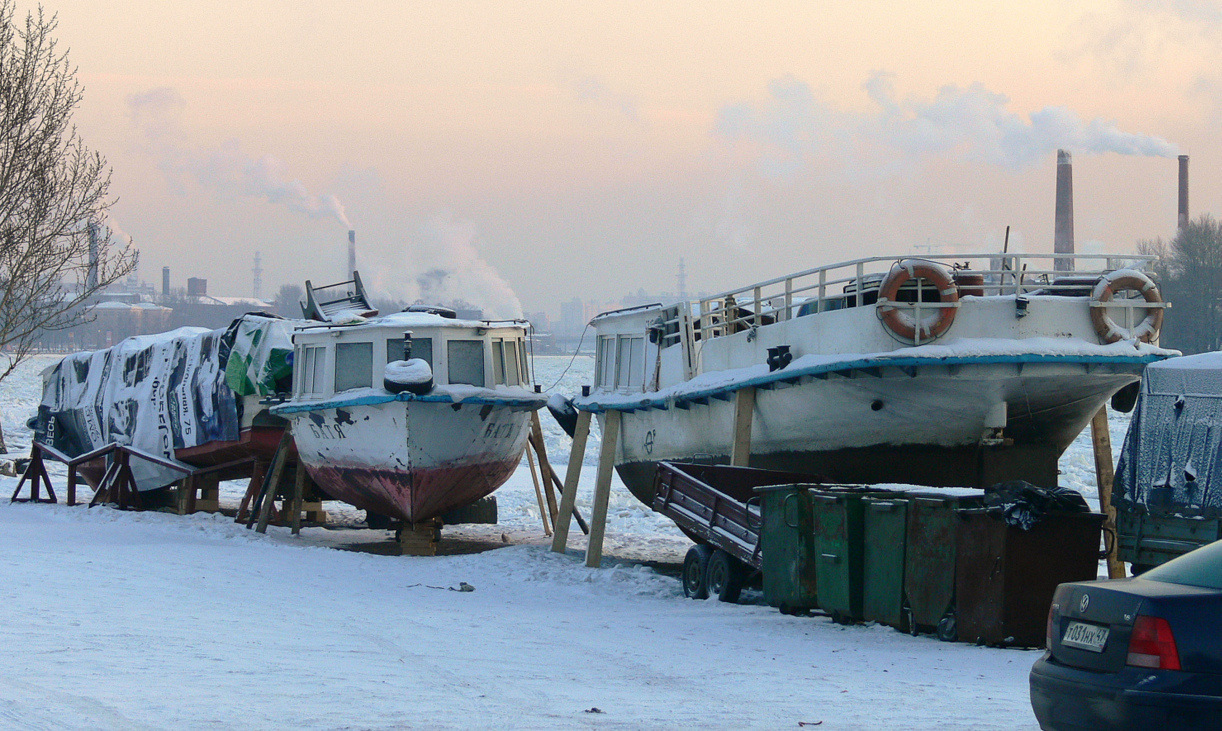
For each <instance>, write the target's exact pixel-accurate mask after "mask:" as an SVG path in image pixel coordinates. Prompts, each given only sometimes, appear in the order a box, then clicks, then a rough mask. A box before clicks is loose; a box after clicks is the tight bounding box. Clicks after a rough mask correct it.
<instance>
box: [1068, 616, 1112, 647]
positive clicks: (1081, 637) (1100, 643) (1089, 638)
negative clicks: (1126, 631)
mask: <svg viewBox="0 0 1222 731" xmlns="http://www.w3.org/2000/svg"><path fill="white" fill-rule="evenodd" d="M1108 631H1109V630H1108V628H1107V627H1100V626H1099V625H1097V624H1087V623H1086V622H1070V623H1069V626H1068V627H1066V628H1065V636H1064V637H1062V638H1061V644H1062V645H1068V646H1069V647H1076V648H1078V649H1080V650H1089V651H1091V652H1103V647H1104V645H1106V644H1107V634H1108Z"/></svg>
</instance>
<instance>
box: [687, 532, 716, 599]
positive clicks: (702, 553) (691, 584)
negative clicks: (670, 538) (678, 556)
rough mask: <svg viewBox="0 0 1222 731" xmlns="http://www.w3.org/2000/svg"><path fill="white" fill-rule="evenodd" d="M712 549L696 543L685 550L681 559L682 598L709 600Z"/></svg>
mask: <svg viewBox="0 0 1222 731" xmlns="http://www.w3.org/2000/svg"><path fill="white" fill-rule="evenodd" d="M712 553H713V549H712V548H710V547H709V546H707V545H705V544H703V543H697V544H696V545H694V546H692V547H691V548H689V549H687V555H686V556H684V557H683V596H685V597H687V598H688V599H708V598H709V583H708V571H709V556H711V555H712Z"/></svg>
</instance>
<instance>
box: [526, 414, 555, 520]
mask: <svg viewBox="0 0 1222 731" xmlns="http://www.w3.org/2000/svg"><path fill="white" fill-rule="evenodd" d="M530 441H531V442H532V443H533V444H534V447H535V454H536V455H538V456H539V470H540V471H541V472H542V473H543V494H544V496H545V497H547V509H548V512H549V513H550V514H551V519H552V524H553V525H555V523H556V516H558V515H560V509H559V508H558V507H557V505H556V493H555V491H554V490H553V489H552V480H551V474H552V466H551V463H549V462H548V459H547V446H546V445H545V444H544V443H543V425H542V424H540V423H539V412H538V411H532V412H530Z"/></svg>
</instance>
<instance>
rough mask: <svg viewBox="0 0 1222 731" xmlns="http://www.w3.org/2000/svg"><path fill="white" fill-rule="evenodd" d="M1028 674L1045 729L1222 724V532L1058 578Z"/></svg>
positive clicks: (1037, 713)
mask: <svg viewBox="0 0 1222 731" xmlns="http://www.w3.org/2000/svg"><path fill="white" fill-rule="evenodd" d="M1030 680H1031V707H1032V709H1033V710H1034V711H1035V716H1036V718H1037V719H1039V722H1040V726H1041V727H1042V728H1045V729H1159V730H1160V731H1172V729H1222V541H1218V542H1215V543H1212V544H1210V545H1208V546H1205V547H1203V548H1199V549H1197V550H1195V551H1193V552H1191V553H1187V554H1185V555H1183V556H1180V557H1179V558H1177V559H1174V560H1172V561H1168V562H1167V563H1165V564H1163V565H1162V566H1159V567H1158V568H1155V569H1152V570H1150V571H1147V572H1146V573H1144V574H1142V575H1141V576H1138V577H1136V578H1132V579H1119V580H1115V581H1081V582H1075V583H1072V584H1061V585H1060V586H1059V587H1057V591H1056V594H1055V595H1054V597H1053V600H1052V607H1051V609H1050V610H1049V612H1048V652H1046V653H1044V656H1043V657H1041V658H1040V659H1039V660H1037V661H1036V663H1035V666H1034V667H1032V668H1031V678H1030Z"/></svg>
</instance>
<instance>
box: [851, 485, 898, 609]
mask: <svg viewBox="0 0 1222 731" xmlns="http://www.w3.org/2000/svg"><path fill="white" fill-rule="evenodd" d="M862 505H863V511H862V513H863V519H864V524H863V531H864V542H865V546H864V549H863V552H862V598H861V617H862V619H864V620H866V621H869V622H880V623H882V624H886V625H890V626H892V627H895V628H896V629H899V630H902V631H907V630H908V622H907V617H906V616H905V613H904V554H905V546H906V544H907V539H908V499H907V496H905V495H903V494H902V493H901V494H896V495H879V496H868V497H865V498H862Z"/></svg>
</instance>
